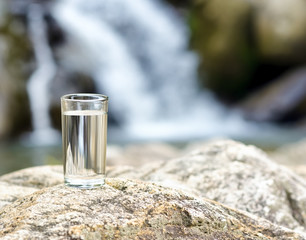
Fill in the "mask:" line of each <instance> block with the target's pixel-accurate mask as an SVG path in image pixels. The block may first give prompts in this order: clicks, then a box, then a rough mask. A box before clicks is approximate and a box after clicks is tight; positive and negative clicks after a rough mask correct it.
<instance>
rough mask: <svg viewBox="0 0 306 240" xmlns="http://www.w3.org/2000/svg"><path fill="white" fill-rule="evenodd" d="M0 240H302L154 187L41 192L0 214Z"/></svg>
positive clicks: (117, 182)
mask: <svg viewBox="0 0 306 240" xmlns="http://www.w3.org/2000/svg"><path fill="white" fill-rule="evenodd" d="M0 237H2V238H3V239H30V238H31V239H50V238H52V239H54V238H55V239H117V238H121V239H242V238H243V239H303V238H304V237H305V236H303V235H302V234H298V233H294V232H292V231H290V230H287V229H285V228H281V227H278V226H276V225H273V224H272V223H270V222H268V221H266V220H263V219H257V218H256V217H252V216H250V215H246V214H243V213H240V212H239V211H235V210H232V209H230V208H228V207H225V206H223V205H221V204H218V203H216V202H213V201H210V200H205V199H198V198H194V197H191V196H188V195H186V194H184V193H181V192H179V191H176V190H173V189H169V188H165V187H160V186H157V185H155V184H152V183H144V182H139V181H133V180H122V179H108V180H107V182H106V185H105V186H104V187H103V188H100V189H96V190H80V189H74V188H68V187H64V186H63V185H58V186H55V187H52V188H45V189H43V190H40V191H38V192H36V193H34V194H32V195H29V196H26V197H25V198H22V199H20V200H17V201H15V202H14V203H13V204H11V205H9V206H7V207H5V208H3V209H2V211H1V212H0Z"/></svg>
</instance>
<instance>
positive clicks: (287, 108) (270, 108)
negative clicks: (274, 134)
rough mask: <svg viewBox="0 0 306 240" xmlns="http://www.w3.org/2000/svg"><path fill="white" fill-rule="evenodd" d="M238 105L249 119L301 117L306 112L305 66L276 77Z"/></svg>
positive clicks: (267, 119)
mask: <svg viewBox="0 0 306 240" xmlns="http://www.w3.org/2000/svg"><path fill="white" fill-rule="evenodd" d="M240 106H241V108H242V109H243V111H244V114H245V117H246V118H247V119H249V120H255V121H279V122H280V121H288V120H291V121H292V120H297V119H299V118H302V117H303V116H305V113H306V67H302V68H298V69H296V70H294V71H290V72H288V73H287V74H285V75H283V76H282V77H280V78H279V79H276V80H275V81H274V82H273V83H271V84H269V85H267V86H266V87H263V88H262V89H260V90H258V91H256V92H255V93H253V94H252V95H250V96H249V97H248V98H247V99H245V100H244V101H243V102H242V103H241V104H240Z"/></svg>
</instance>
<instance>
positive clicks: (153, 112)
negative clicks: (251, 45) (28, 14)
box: [53, 0, 251, 139]
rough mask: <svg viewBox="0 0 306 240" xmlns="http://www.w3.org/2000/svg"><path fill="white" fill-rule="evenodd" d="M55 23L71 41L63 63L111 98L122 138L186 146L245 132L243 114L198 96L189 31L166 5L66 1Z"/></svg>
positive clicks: (153, 0) (146, 0) (144, 0)
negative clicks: (184, 141)
mask: <svg viewBox="0 0 306 240" xmlns="http://www.w3.org/2000/svg"><path fill="white" fill-rule="evenodd" d="M53 16H54V17H55V19H56V21H57V22H58V23H59V25H60V26H61V28H62V29H63V30H64V32H65V33H66V40H67V44H66V45H65V46H63V47H62V48H61V49H58V52H57V54H58V56H60V59H62V61H63V63H64V64H66V67H68V68H71V69H75V70H78V71H80V70H82V71H85V72H87V73H88V74H90V75H91V76H92V77H93V78H94V80H95V82H96V86H97V89H98V91H99V92H101V93H104V94H106V95H108V96H109V97H110V108H111V109H112V110H113V113H114V114H115V115H116V116H117V117H118V116H119V119H121V120H122V122H123V126H124V128H123V129H121V132H120V135H121V136H126V135H128V136H129V137H130V138H136V139H139V138H150V139H152V138H157V139H161V138H164V139H182V138H183V139H187V138H194V137H201V136H210V135H224V134H225V135H235V134H236V133H237V132H239V133H243V129H246V128H245V127H246V126H245V125H246V123H245V122H244V121H243V120H242V119H241V118H240V117H239V116H238V114H235V113H228V112H226V111H225V109H224V108H223V107H221V105H220V104H218V103H217V102H216V101H215V100H214V99H213V98H212V97H211V95H210V94H209V93H207V92H201V93H200V92H199V90H198V89H199V88H198V87H197V82H196V77H197V76H196V68H197V58H196V56H195V55H194V54H193V53H191V52H190V51H188V50H187V47H188V38H189V34H188V31H187V28H186V27H185V25H184V24H183V22H182V21H181V20H180V19H179V18H178V17H177V16H176V15H175V13H174V12H172V10H171V9H170V8H169V7H167V6H165V5H164V4H162V3H161V2H159V1H157V0H133V1H125V0H103V1H101V0H87V1H83V0H62V1H58V3H57V4H56V6H55V7H54V9H53ZM248 131H251V128H250V127H249V126H248Z"/></svg>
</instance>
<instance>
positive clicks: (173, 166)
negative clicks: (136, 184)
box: [108, 141, 306, 231]
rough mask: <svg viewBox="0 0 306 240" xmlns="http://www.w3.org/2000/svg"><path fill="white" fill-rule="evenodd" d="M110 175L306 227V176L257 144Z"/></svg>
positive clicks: (213, 146) (221, 147)
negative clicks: (296, 171) (294, 171)
mask: <svg viewBox="0 0 306 240" xmlns="http://www.w3.org/2000/svg"><path fill="white" fill-rule="evenodd" d="M108 176H114V177H115V176H116V177H128V178H137V179H141V180H145V181H154V182H158V183H159V184H162V185H164V186H168V187H173V188H179V189H182V190H184V191H187V192H189V193H192V194H195V195H197V196H202V197H206V198H209V199H212V200H215V201H218V202H220V203H223V204H226V205H229V206H230V207H233V208H235V209H240V210H244V211H247V212H250V213H253V214H255V215H257V216H260V217H263V218H266V219H268V220H270V221H272V222H274V223H276V224H279V225H282V226H285V227H288V228H291V229H296V230H303V231H304V230H305V228H306V224H305V223H306V183H305V180H304V179H302V178H300V177H299V176H297V175H295V174H294V173H293V172H291V171H290V170H288V169H286V168H285V167H282V166H279V165H277V164H276V163H274V162H272V161H271V160H269V158H268V157H267V155H266V154H265V153H264V152H262V151H260V150H259V149H257V148H255V147H253V146H245V145H243V144H240V143H237V142H233V141H218V142H213V143H210V144H207V145H203V147H202V149H198V150H196V151H193V152H192V153H190V154H187V155H185V156H184V157H180V158H176V159H173V160H170V161H161V162H158V163H155V165H154V164H148V165H144V166H143V167H141V168H140V169H133V168H128V167H126V168H125V169H124V168H114V169H110V171H109V174H108Z"/></svg>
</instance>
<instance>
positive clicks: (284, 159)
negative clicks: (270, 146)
mask: <svg viewBox="0 0 306 240" xmlns="http://www.w3.org/2000/svg"><path fill="white" fill-rule="evenodd" d="M269 156H270V157H271V159H273V160H274V161H275V162H277V163H279V164H282V165H285V166H287V167H288V168H290V169H292V170H293V171H294V172H295V173H297V174H298V175H300V176H302V177H303V178H304V179H306V139H302V140H300V141H298V142H294V143H290V144H286V145H284V146H281V147H279V148H278V149H276V150H274V151H272V152H270V153H269Z"/></svg>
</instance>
